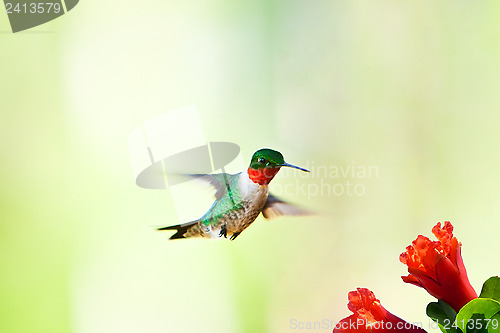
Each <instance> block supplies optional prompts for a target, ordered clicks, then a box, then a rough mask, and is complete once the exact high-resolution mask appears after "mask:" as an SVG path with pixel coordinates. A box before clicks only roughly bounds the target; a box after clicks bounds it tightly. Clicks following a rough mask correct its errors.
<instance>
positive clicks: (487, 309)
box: [457, 298, 500, 333]
mask: <svg viewBox="0 0 500 333" xmlns="http://www.w3.org/2000/svg"><path fill="white" fill-rule="evenodd" d="M499 312H500V302H498V301H495V300H493V299H490V298H476V299H473V300H472V301H470V302H469V303H467V304H466V305H465V306H464V307H463V308H462V309H460V311H459V312H458V314H457V326H458V327H459V328H460V329H462V331H463V332H466V333H469V332H486V331H484V330H483V331H481V330H479V329H483V327H479V326H484V325H481V323H484V322H489V323H490V325H491V324H492V323H491V321H493V319H492V317H494V316H496V315H497V314H499ZM485 319H490V320H485ZM496 321H497V324H498V319H496ZM492 326H493V325H491V326H488V330H487V331H488V332H497V333H498V332H499V330H498V325H497V330H494V331H491V328H492ZM466 328H467V330H466Z"/></svg>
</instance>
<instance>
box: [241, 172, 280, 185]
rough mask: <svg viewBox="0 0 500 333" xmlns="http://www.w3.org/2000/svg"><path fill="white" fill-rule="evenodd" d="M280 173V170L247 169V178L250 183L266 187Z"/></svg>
mask: <svg viewBox="0 0 500 333" xmlns="http://www.w3.org/2000/svg"><path fill="white" fill-rule="evenodd" d="M278 171H280V168H260V169H253V168H248V171H247V172H248V177H249V178H250V180H251V181H253V182H254V183H256V184H259V185H268V184H269V183H270V182H271V180H272V179H273V178H274V176H276V174H277V173H278Z"/></svg>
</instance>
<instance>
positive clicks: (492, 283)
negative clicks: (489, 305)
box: [479, 276, 500, 302]
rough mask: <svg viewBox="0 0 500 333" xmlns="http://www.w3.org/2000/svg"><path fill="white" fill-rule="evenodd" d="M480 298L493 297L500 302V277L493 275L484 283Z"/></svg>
mask: <svg viewBox="0 0 500 333" xmlns="http://www.w3.org/2000/svg"><path fill="white" fill-rule="evenodd" d="M479 297H480V298H491V299H494V300H495V301H499V302H500V278H499V277H498V276H492V277H490V278H489V279H488V280H486V282H484V284H483V289H481V294H480V295H479Z"/></svg>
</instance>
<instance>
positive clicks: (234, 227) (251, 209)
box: [158, 148, 309, 240]
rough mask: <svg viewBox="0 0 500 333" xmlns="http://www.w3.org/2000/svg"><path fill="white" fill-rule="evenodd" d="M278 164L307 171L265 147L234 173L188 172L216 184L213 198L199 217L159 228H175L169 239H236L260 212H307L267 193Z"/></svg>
mask: <svg viewBox="0 0 500 333" xmlns="http://www.w3.org/2000/svg"><path fill="white" fill-rule="evenodd" d="M281 167H289V168H295V169H298V170H301V171H305V172H309V170H306V169H304V168H300V167H298V166H295V165H292V164H289V163H286V162H285V160H284V158H283V155H282V154H281V153H280V152H279V151H276V150H272V149H268V148H264V149H260V150H257V151H256V152H255V153H254V154H253V156H252V159H251V161H250V165H249V167H248V169H247V170H246V171H243V172H240V173H237V174H228V173H218V174H209V175H191V176H192V177H196V178H199V179H200V180H203V181H205V182H208V183H209V184H210V185H212V186H213V187H214V188H215V202H214V203H213V205H212V206H211V207H210V209H209V210H208V211H207V212H206V213H205V214H204V215H203V216H202V217H200V218H199V219H198V220H194V221H191V222H187V223H183V224H178V225H173V226H169V227H163V228H159V229H158V230H175V231H176V233H175V234H174V235H172V236H171V237H170V239H179V238H189V237H204V238H212V239H218V238H222V237H224V238H228V237H229V238H230V240H235V239H236V237H238V236H239V235H240V234H241V233H242V232H243V231H244V230H245V229H246V228H248V226H250V224H252V223H253V222H254V221H255V219H256V218H257V216H258V215H259V214H260V213H262V215H263V216H264V218H267V219H271V218H274V217H278V216H281V215H307V214H308V212H307V211H305V210H303V209H301V208H299V207H297V206H294V205H292V204H290V203H287V202H285V201H283V200H280V199H278V198H277V197H275V196H274V195H272V194H270V193H269V183H270V182H271V180H272V179H273V178H274V176H276V174H277V173H278V172H279V171H280V169H281Z"/></svg>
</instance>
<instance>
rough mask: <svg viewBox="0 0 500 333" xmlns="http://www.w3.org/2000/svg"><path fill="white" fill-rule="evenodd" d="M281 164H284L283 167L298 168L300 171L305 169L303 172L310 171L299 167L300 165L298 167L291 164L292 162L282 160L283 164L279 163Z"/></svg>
mask: <svg viewBox="0 0 500 333" xmlns="http://www.w3.org/2000/svg"><path fill="white" fill-rule="evenodd" d="M281 166H285V167H289V168H294V169H299V170H302V171H305V172H311V171H309V170H307V169H304V168H301V167H298V166H296V165H293V164H290V163H286V162H284V163H283V164H281Z"/></svg>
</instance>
